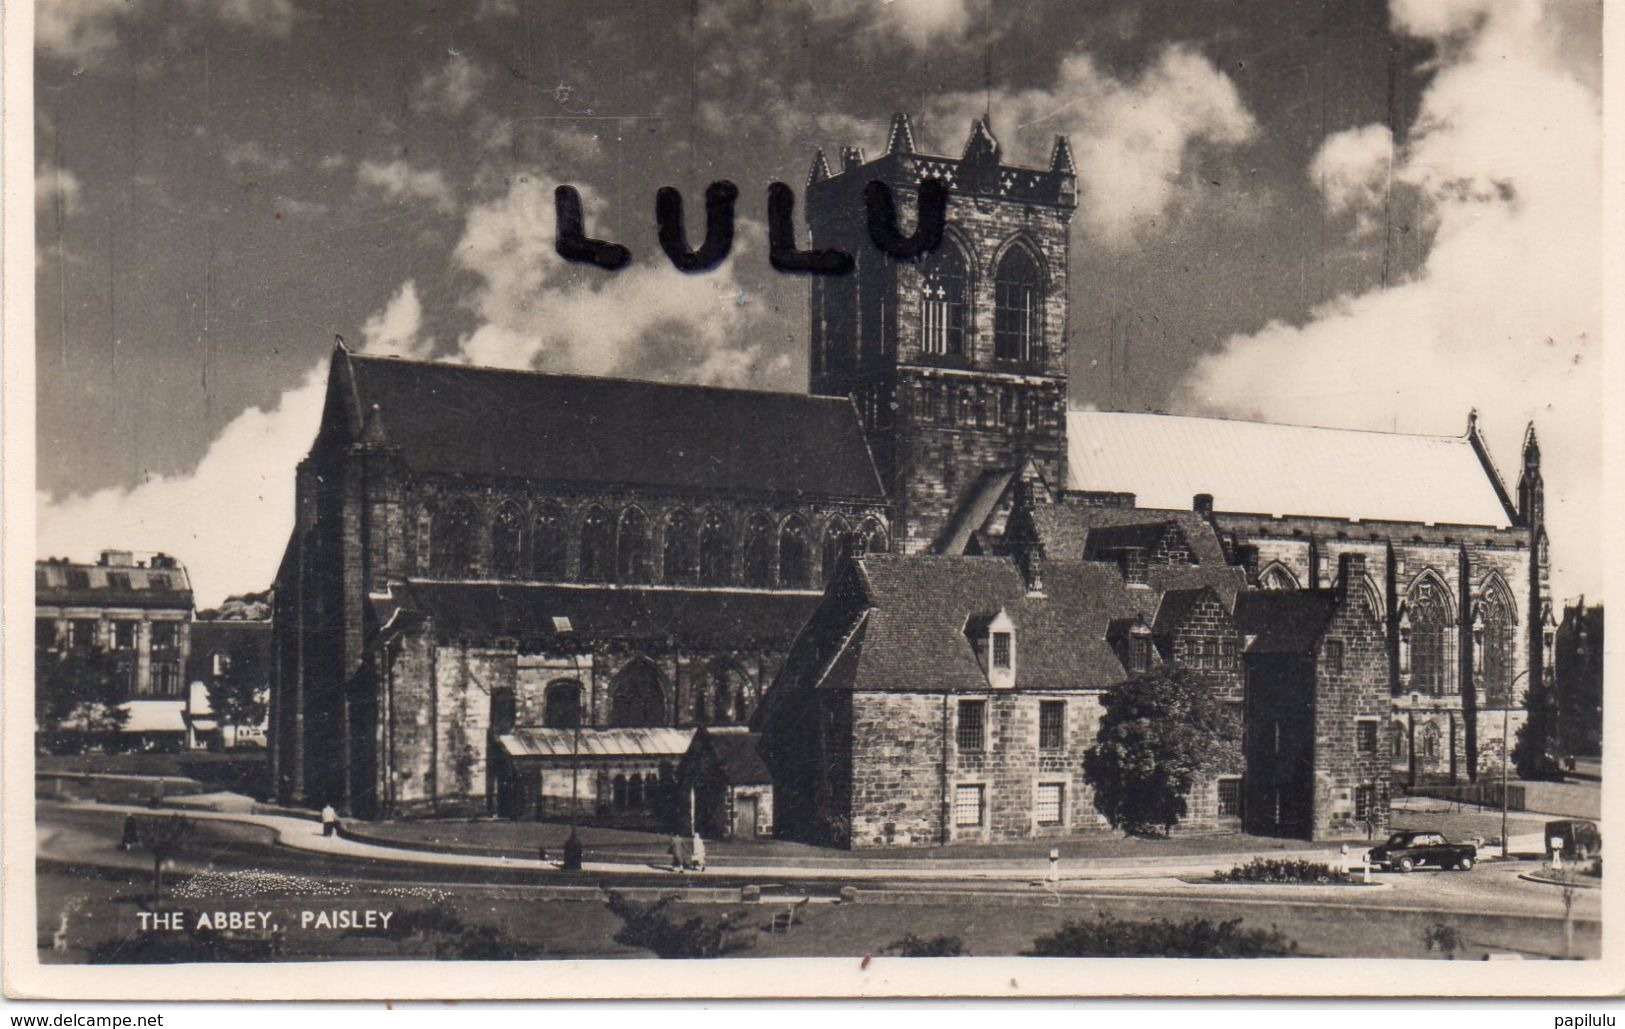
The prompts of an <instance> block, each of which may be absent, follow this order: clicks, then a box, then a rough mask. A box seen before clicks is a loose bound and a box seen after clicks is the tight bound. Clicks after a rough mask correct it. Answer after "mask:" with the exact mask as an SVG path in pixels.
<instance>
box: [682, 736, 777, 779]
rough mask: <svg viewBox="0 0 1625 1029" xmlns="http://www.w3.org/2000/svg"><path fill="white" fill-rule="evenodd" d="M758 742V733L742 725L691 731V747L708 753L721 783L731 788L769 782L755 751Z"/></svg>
mask: <svg viewBox="0 0 1625 1029" xmlns="http://www.w3.org/2000/svg"><path fill="white" fill-rule="evenodd" d="M761 742H762V736H761V734H760V733H754V732H751V731H749V730H748V729H746V728H745V727H744V726H742V725H741V726H715V727H707V728H703V729H700V730H698V731H697V732H695V734H694V743H693V747H694V748H700V747H704V748H705V749H707V750H709V751H710V753H711V757H712V759H713V760H714V761H715V762H716V766H717V771H718V772H719V773H720V774H721V776H722V779H723V781H724V782H727V783H728V784H730V785H733V786H755V785H760V784H762V783H771V782H772V781H773V773H772V772H770V771H768V770H767V764H766V763H765V762H763V761H762V755H761V753H760V751H759V750H758V749H757V748H758V747H759V746H760V745H761Z"/></svg>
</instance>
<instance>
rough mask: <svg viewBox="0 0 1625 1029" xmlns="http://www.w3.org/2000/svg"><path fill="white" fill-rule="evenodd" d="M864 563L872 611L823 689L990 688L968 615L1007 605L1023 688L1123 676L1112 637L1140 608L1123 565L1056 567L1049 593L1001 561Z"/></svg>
mask: <svg viewBox="0 0 1625 1029" xmlns="http://www.w3.org/2000/svg"><path fill="white" fill-rule="evenodd" d="M856 564H857V569H858V574H859V576H860V578H861V581H862V585H863V588H864V592H865V593H866V595H867V596H866V598H865V599H866V601H867V603H868V605H869V610H868V612H867V615H866V617H865V621H864V624H863V625H862V626H860V627H859V628H858V631H857V632H855V633H853V634H852V638H851V639H850V640H849V641H848V643H847V646H846V648H845V649H844V651H843V652H842V653H841V654H839V655H836V656H835V657H834V659H833V660H832V661H831V662H830V666H829V668H828V670H827V671H825V672H824V674H823V677H822V679H821V680H819V684H820V685H822V686H823V687H825V688H839V689H854V688H856V689H862V690H909V691H920V692H987V690H988V689H989V686H988V682H987V678H986V677H985V676H984V675H983V674H982V671H981V667H980V666H979V664H978V663H977V658H976V654H975V651H974V650H973V649H972V646H971V643H970V641H969V640H968V639H967V638H966V636H965V632H964V627H965V623H966V619H967V617H968V616H970V615H972V614H978V613H980V614H985V613H987V612H996V611H998V610H1000V609H1001V608H1002V609H1003V610H1004V611H1005V612H1007V613H1008V614H1009V616H1010V619H1011V621H1012V622H1013V623H1014V624H1015V632H1016V689H1018V690H1019V689H1035V690H1058V689H1106V688H1108V687H1110V686H1111V685H1113V684H1114V683H1117V682H1120V681H1122V680H1123V679H1124V678H1125V675H1124V671H1123V666H1122V663H1121V662H1120V661H1118V659H1117V655H1116V654H1114V653H1113V652H1112V649H1111V647H1110V646H1109V645H1108V644H1107V642H1106V627H1107V625H1108V623H1110V622H1111V621H1112V619H1114V618H1123V617H1134V616H1135V615H1136V614H1137V613H1138V612H1137V610H1136V608H1135V605H1134V602H1133V600H1132V599H1131V598H1130V597H1129V596H1128V595H1127V594H1128V591H1127V590H1125V588H1124V587H1123V584H1122V578H1121V576H1120V575H1119V573H1118V571H1117V569H1116V567H1114V566H1112V565H1108V564H1099V563H1084V562H1074V563H1068V564H1065V565H1062V564H1056V563H1050V564H1048V565H1046V567H1045V571H1044V595H1043V596H1042V597H1031V596H1028V595H1027V590H1026V583H1025V582H1024V581H1023V579H1022V577H1021V574H1020V572H1019V571H1018V570H1017V569H1016V567H1015V565H1014V564H1013V563H1012V562H1010V561H1009V560H1007V559H1004V558H997V557H948V556H922V555H914V556H901V555H893V554H884V555H882V554H876V555H870V556H867V557H864V558H862V559H860V560H859V561H858V562H856Z"/></svg>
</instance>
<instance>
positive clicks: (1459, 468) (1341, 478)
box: [1067, 411, 1511, 528]
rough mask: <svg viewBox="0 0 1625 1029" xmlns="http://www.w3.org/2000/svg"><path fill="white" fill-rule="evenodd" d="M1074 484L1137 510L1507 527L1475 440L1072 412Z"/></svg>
mask: <svg viewBox="0 0 1625 1029" xmlns="http://www.w3.org/2000/svg"><path fill="white" fill-rule="evenodd" d="M1067 439H1068V444H1067V466H1068V469H1067V474H1068V478H1069V481H1068V486H1069V487H1070V488H1072V489H1076V490H1098V491H1118V492H1125V493H1133V494H1134V495H1135V503H1136V505H1137V506H1139V507H1148V508H1174V509H1183V510H1189V509H1190V507H1191V502H1192V498H1194V497H1195V496H1196V494H1198V493H1210V494H1212V495H1213V507H1214V510H1216V511H1227V512H1231V513H1248V514H1266V515H1281V516H1288V515H1302V516H1313V517H1323V518H1347V519H1357V520H1362V521H1364V520H1372V519H1382V520H1391V521H1407V522H1424V523H1428V524H1434V523H1451V524H1461V525H1486V526H1494V527H1496V528H1505V527H1507V526H1508V525H1510V524H1511V520H1510V518H1509V517H1508V513H1507V510H1506V507H1505V506H1504V505H1503V504H1502V502H1501V497H1500V493H1499V492H1498V490H1497V486H1498V483H1497V482H1496V481H1495V480H1494V479H1493V478H1492V473H1491V472H1490V470H1489V468H1488V467H1487V466H1486V464H1485V462H1484V461H1481V460H1480V459H1479V455H1478V453H1477V451H1476V450H1475V448H1474V445H1473V441H1472V439H1471V437H1469V436H1409V435H1401V434H1398V433H1388V432H1365V431H1360V430H1357V429H1323V428H1317V427H1313V426H1304V425H1274V424H1270V423H1267V422H1242V421H1230V420H1228V419H1223V418H1190V417H1184V416H1180V415H1162V414H1137V413H1128V412H1115V411H1069V412H1067Z"/></svg>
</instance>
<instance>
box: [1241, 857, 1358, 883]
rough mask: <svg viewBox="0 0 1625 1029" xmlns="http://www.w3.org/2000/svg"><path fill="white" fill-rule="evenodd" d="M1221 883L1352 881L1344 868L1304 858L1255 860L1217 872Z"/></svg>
mask: <svg viewBox="0 0 1625 1029" xmlns="http://www.w3.org/2000/svg"><path fill="white" fill-rule="evenodd" d="M1213 881H1214V882H1221V883H1346V882H1350V881H1352V880H1351V879H1350V878H1349V874H1348V873H1347V872H1345V871H1343V870H1342V869H1341V868H1333V867H1332V866H1330V865H1328V864H1324V863H1322V862H1319V861H1304V860H1302V859H1301V858H1290V859H1289V858H1253V859H1252V860H1251V861H1249V862H1247V863H1246V864H1245V865H1237V866H1236V867H1234V868H1232V869H1230V871H1228V872H1214V873H1213Z"/></svg>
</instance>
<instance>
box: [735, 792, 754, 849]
mask: <svg viewBox="0 0 1625 1029" xmlns="http://www.w3.org/2000/svg"><path fill="white" fill-rule="evenodd" d="M733 829H734V831H733V836H734V839H736V840H754V839H755V838H756V798H755V797H735V798H734V826H733Z"/></svg>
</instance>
